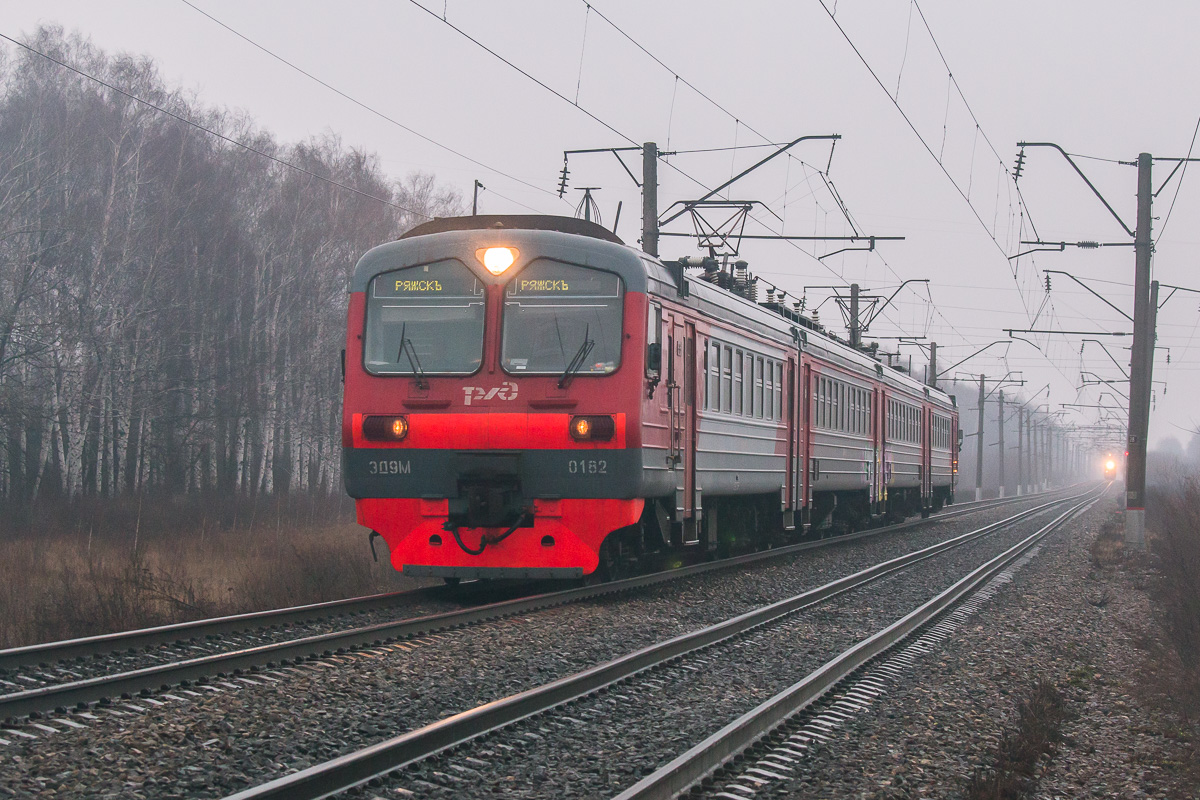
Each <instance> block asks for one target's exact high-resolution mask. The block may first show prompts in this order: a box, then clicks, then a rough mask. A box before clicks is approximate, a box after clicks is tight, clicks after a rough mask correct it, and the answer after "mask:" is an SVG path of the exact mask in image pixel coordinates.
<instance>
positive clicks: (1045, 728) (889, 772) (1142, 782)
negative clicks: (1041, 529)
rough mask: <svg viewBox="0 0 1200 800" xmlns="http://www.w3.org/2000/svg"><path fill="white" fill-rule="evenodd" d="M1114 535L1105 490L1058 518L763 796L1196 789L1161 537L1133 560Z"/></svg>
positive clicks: (878, 799) (1197, 772)
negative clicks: (953, 631)
mask: <svg viewBox="0 0 1200 800" xmlns="http://www.w3.org/2000/svg"><path fill="white" fill-rule="evenodd" d="M1120 537H1121V526H1120V516H1119V513H1118V512H1117V509H1116V505H1115V503H1114V501H1112V500H1111V499H1109V500H1106V501H1105V502H1104V503H1102V504H1101V505H1098V506H1097V507H1096V508H1095V509H1094V510H1093V511H1092V512H1091V513H1089V514H1088V515H1086V516H1085V517H1083V518H1081V519H1080V520H1079V521H1077V522H1075V523H1073V524H1071V525H1069V526H1066V527H1065V528H1064V530H1063V531H1062V532H1061V533H1060V534H1059V535H1058V536H1056V537H1053V538H1052V539H1050V540H1049V541H1048V542H1047V543H1046V545H1045V546H1044V547H1043V550H1042V553H1041V554H1040V555H1039V556H1038V557H1037V558H1035V559H1033V560H1032V561H1031V562H1030V563H1029V564H1027V565H1026V566H1025V567H1024V568H1023V569H1022V570H1020V571H1018V572H1017V573H1016V576H1015V578H1014V580H1013V583H1012V584H1011V585H1010V586H1008V587H1006V588H1005V590H1004V591H1003V592H1002V593H1000V594H999V595H998V596H997V597H996V598H995V599H994V600H993V601H992V602H990V603H989V604H987V605H986V606H985V607H983V608H982V609H981V610H980V611H979V613H978V614H977V615H976V616H975V617H973V618H972V620H971V621H970V623H969V624H967V625H964V626H963V627H962V628H961V629H960V631H959V632H958V634H957V635H955V636H953V637H951V638H950V639H949V640H948V641H947V642H946V643H945V645H944V646H943V647H942V648H941V649H940V651H938V652H935V653H932V654H931V655H929V656H927V657H925V658H924V659H923V660H922V661H921V662H919V663H918V664H917V666H916V668H915V669H914V670H913V671H912V672H911V673H910V674H909V675H908V676H907V677H906V679H905V680H902V681H899V682H897V683H896V684H895V685H894V686H892V687H890V691H889V692H888V696H887V699H886V700H884V701H882V702H880V703H879V704H878V706H876V708H875V709H873V710H872V711H871V712H868V713H866V714H862V715H860V716H858V717H855V718H854V719H853V720H852V721H850V722H849V723H848V724H847V725H845V726H844V727H842V728H841V729H839V730H837V731H834V732H832V733H831V734H830V737H829V738H830V740H829V741H828V742H825V743H822V744H820V745H819V746H817V747H816V748H814V749H815V752H814V753H813V754H812V756H811V757H810V758H809V759H807V760H806V761H805V762H803V763H802V769H798V770H797V771H796V773H795V775H794V777H791V779H790V780H788V781H782V782H779V783H778V784H777V785H775V786H772V787H770V791H769V792H766V793H763V794H765V796H768V797H795V798H806V797H857V798H869V800H891V799H892V798H908V797H930V798H967V800H984V798H987V799H988V800H991V799H992V798H1000V797H1003V798H1025V797H1028V798H1042V799H1044V800H1051V799H1056V798H1080V797H1105V798H1141V797H1148V798H1171V799H1172V800H1174V799H1175V798H1195V797H1200V769H1198V761H1197V755H1196V753H1195V749H1196V739H1197V735H1198V734H1200V725H1198V724H1197V723H1198V722H1200V718H1198V717H1197V716H1196V715H1195V710H1196V705H1195V704H1196V696H1195V694H1194V690H1192V691H1189V690H1188V688H1187V686H1188V681H1189V677H1188V675H1187V671H1188V670H1187V668H1186V665H1185V664H1184V663H1183V662H1182V661H1181V660H1180V658H1179V653H1178V652H1177V650H1176V644H1175V643H1174V642H1173V641H1172V637H1171V636H1170V634H1169V633H1168V632H1167V629H1166V628H1164V627H1163V622H1164V620H1165V619H1166V613H1165V611H1164V608H1163V606H1162V604H1161V603H1162V600H1161V598H1162V593H1163V592H1166V591H1169V587H1167V586H1164V585H1163V584H1162V581H1163V580H1164V578H1163V575H1164V572H1163V571H1160V570H1159V569H1157V565H1156V564H1155V561H1154V551H1153V546H1154V544H1155V542H1154V541H1152V543H1151V544H1152V551H1151V556H1150V557H1148V558H1137V557H1127V556H1126V555H1124V554H1123V553H1122V548H1121V547H1120V546H1119V542H1120ZM1161 541H1162V539H1161V538H1160V539H1159V540H1158V543H1159V544H1160V548H1161ZM1193 541H1195V539H1194V538H1193ZM1190 680H1191V681H1192V682H1193V683H1192V686H1194V680H1195V676H1194V674H1193V675H1192V676H1191V677H1190ZM764 788H766V787H764Z"/></svg>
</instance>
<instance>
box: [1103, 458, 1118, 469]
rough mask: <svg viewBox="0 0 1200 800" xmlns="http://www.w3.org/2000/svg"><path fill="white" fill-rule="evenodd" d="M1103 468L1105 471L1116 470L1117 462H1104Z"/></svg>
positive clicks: (1110, 460)
mask: <svg viewBox="0 0 1200 800" xmlns="http://www.w3.org/2000/svg"><path fill="white" fill-rule="evenodd" d="M1104 468H1105V469H1116V468H1117V462H1115V461H1113V460H1112V459H1111V458H1110V459H1109V460H1108V461H1105V462H1104Z"/></svg>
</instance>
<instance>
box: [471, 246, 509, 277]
mask: <svg viewBox="0 0 1200 800" xmlns="http://www.w3.org/2000/svg"><path fill="white" fill-rule="evenodd" d="M517 255H518V251H517V248H515V247H486V248H481V249H479V250H476V251H475V257H476V258H478V259H479V260H480V262H481V263H482V264H483V266H485V267H487V271H488V272H490V273H492V274H493V275H499V274H500V273H502V272H504V270H506V269H508V268H509V267H511V266H512V265H513V264H514V263H516V260H517Z"/></svg>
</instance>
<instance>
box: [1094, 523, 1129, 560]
mask: <svg viewBox="0 0 1200 800" xmlns="http://www.w3.org/2000/svg"><path fill="white" fill-rule="evenodd" d="M1090 555H1091V561H1092V566H1093V567H1095V568H1096V569H1103V570H1108V569H1113V568H1115V567H1117V566H1118V565H1119V564H1121V563H1123V562H1124V561H1125V517H1124V510H1123V509H1121V510H1118V511H1116V512H1114V513H1113V515H1112V516H1110V517H1109V518H1108V519H1106V520H1104V522H1103V523H1102V524H1101V525H1100V532H1099V533H1098V534H1097V535H1096V538H1095V539H1094V540H1093V541H1092V548H1091V553H1090Z"/></svg>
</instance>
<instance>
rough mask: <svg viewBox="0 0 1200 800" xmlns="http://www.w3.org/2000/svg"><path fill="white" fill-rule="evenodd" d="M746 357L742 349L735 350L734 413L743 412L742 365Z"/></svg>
mask: <svg viewBox="0 0 1200 800" xmlns="http://www.w3.org/2000/svg"><path fill="white" fill-rule="evenodd" d="M744 364H745V358H744V357H743V355H742V351H741V350H734V351H733V413H734V414H741V413H742V385H743V380H742V367H743V365H744Z"/></svg>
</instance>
